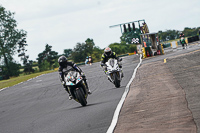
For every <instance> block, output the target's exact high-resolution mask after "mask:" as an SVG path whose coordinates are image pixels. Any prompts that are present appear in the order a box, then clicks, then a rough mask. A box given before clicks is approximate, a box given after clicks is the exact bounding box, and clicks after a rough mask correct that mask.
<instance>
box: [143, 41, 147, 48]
mask: <svg viewBox="0 0 200 133" xmlns="http://www.w3.org/2000/svg"><path fill="white" fill-rule="evenodd" d="M143 44H144V47H145V48H146V47H147V43H146V42H145V41H144V40H143Z"/></svg>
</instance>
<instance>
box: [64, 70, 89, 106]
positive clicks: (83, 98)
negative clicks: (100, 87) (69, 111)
mask: <svg viewBox="0 0 200 133" xmlns="http://www.w3.org/2000/svg"><path fill="white" fill-rule="evenodd" d="M64 79H65V82H66V86H67V88H68V90H69V93H71V95H72V97H73V99H74V100H75V101H77V102H79V103H80V104H81V105H82V106H86V105H87V96H88V88H87V86H86V84H85V82H84V80H83V78H82V76H81V75H80V74H79V72H76V71H69V72H68V73H67V72H66V74H65V75H64Z"/></svg>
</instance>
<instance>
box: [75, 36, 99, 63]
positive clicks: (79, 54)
mask: <svg viewBox="0 0 200 133" xmlns="http://www.w3.org/2000/svg"><path fill="white" fill-rule="evenodd" d="M94 48H95V43H94V41H93V39H90V38H88V39H87V40H86V41H85V43H77V44H76V46H75V48H74V49H73V51H72V53H71V55H72V60H73V61H74V62H84V61H85V58H86V57H87V56H91V55H92V53H93V50H94ZM96 48H97V47H96ZM92 58H93V57H92ZM93 60H94V59H93Z"/></svg>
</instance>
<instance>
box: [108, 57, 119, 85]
mask: <svg viewBox="0 0 200 133" xmlns="http://www.w3.org/2000/svg"><path fill="white" fill-rule="evenodd" d="M120 61H122V59H120ZM106 66H107V73H106V74H107V75H108V80H109V81H111V82H112V83H113V84H114V85H115V87H117V88H119V87H120V82H121V80H122V69H121V68H120V67H119V65H118V61H117V60H116V59H112V58H111V59H109V60H108V62H106Z"/></svg>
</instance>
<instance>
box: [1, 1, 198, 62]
mask: <svg viewBox="0 0 200 133" xmlns="http://www.w3.org/2000/svg"><path fill="white" fill-rule="evenodd" d="M0 5H2V6H3V7H5V8H6V10H9V11H11V12H15V13H16V14H15V15H14V18H15V20H16V21H17V23H18V27H17V28H18V29H23V30H25V31H27V33H28V34H27V43H28V47H27V49H28V51H27V54H28V55H29V57H30V58H29V59H30V60H34V61H35V60H36V58H37V57H38V54H39V53H41V52H42V51H44V49H45V45H46V44H49V45H51V46H52V50H54V51H56V52H58V53H59V54H62V53H63V50H64V49H69V48H71V49H73V48H74V47H75V46H76V44H77V43H78V42H80V43H83V42H85V40H86V39H87V38H91V39H93V40H94V43H95V46H99V47H100V48H105V47H106V46H108V45H109V44H111V43H114V42H120V36H121V31H120V27H115V28H109V26H111V25H116V24H121V23H126V22H132V21H136V20H142V19H145V22H146V23H147V25H148V27H149V31H150V32H158V31H159V30H162V31H165V30H169V29H171V30H172V29H175V30H180V31H181V30H184V28H185V27H190V28H194V27H200V0H0ZM136 26H137V24H136Z"/></svg>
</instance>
